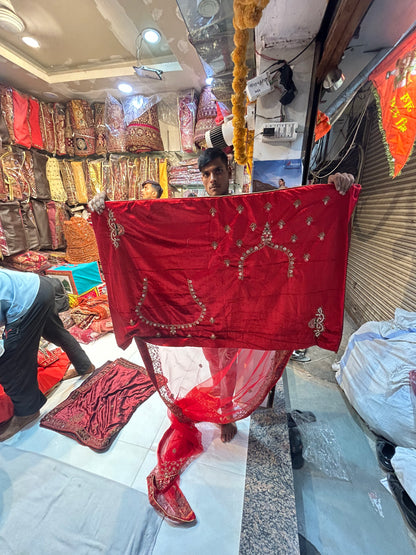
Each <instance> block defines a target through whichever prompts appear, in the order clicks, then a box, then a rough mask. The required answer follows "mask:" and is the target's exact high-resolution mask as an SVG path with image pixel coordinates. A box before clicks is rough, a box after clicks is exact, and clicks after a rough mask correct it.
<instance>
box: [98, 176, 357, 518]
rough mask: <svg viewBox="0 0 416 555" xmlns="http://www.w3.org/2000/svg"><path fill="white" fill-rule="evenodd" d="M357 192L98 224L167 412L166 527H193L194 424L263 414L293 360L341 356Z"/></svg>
mask: <svg viewBox="0 0 416 555" xmlns="http://www.w3.org/2000/svg"><path fill="white" fill-rule="evenodd" d="M358 193H359V186H354V187H352V188H351V189H350V190H349V192H348V193H347V194H346V195H345V196H342V195H340V194H338V193H337V192H336V191H335V189H334V187H333V186H332V185H313V186H307V187H299V188H296V189H286V190H282V191H273V192H266V193H259V194H254V195H241V196H227V197H217V198H192V199H167V200H144V201H132V202H109V203H107V204H106V210H105V212H104V213H103V215H102V216H98V215H96V214H93V225H94V230H95V232H96V236H97V243H98V247H99V252H100V259H101V262H102V266H103V270H104V275H105V279H106V283H107V289H108V297H109V304H110V309H111V316H112V319H113V323H114V330H115V334H116V338H117V342H118V344H119V345H120V346H121V347H123V348H125V347H127V345H129V343H130V342H131V339H132V338H135V340H136V342H137V344H138V347H139V350H140V353H141V355H142V358H143V361H144V363H145V366H146V369H147V372H148V374H149V377H150V378H151V380H152V382H153V384H154V385H155V387H156V388H157V390H158V391H159V394H160V395H161V396H162V398H163V400H164V401H165V403H166V404H167V406H168V408H169V413H170V418H171V422H172V424H171V427H170V428H169V430H168V431H167V432H166V433H165V435H164V436H163V438H162V440H161V442H160V444H159V448H158V464H157V466H156V467H155V469H154V470H153V471H152V472H151V473H150V475H149V477H148V490H149V499H150V502H151V503H152V505H153V506H154V507H155V508H156V509H157V510H159V511H160V512H162V513H163V514H164V515H165V516H166V517H167V518H169V519H171V520H173V521H175V522H190V521H192V520H194V519H195V514H194V513H193V511H192V509H191V507H190V506H189V504H188V503H187V501H186V498H185V497H184V495H183V493H182V491H181V490H180V487H179V476H180V473H181V472H182V470H183V469H184V468H185V466H186V465H187V464H189V462H190V460H192V458H193V457H195V456H197V455H198V454H199V453H200V451H201V449H202V446H201V442H200V436H199V431H198V429H197V427H196V425H195V424H196V423H198V422H202V421H208V422H214V423H217V424H228V423H230V422H235V421H237V420H239V419H242V418H245V417H246V416H248V415H249V414H251V412H252V411H253V410H255V409H256V408H257V407H258V406H259V405H260V404H261V402H262V401H263V399H264V398H265V397H266V395H267V393H268V392H269V391H270V389H271V388H272V387H273V386H274V385H275V383H276V382H277V380H278V379H279V378H280V376H281V375H282V372H283V370H284V368H285V366H286V364H287V361H288V359H289V357H290V355H291V352H292V351H293V349H295V348H302V347H308V346H311V345H314V344H317V345H320V346H322V347H324V348H326V349H332V350H337V348H338V345H339V342H340V340H341V334H342V322H343V301H344V287H345V274H346V264H347V254H348V222H349V219H350V216H351V213H352V210H353V208H354V206H355V204H356V202H357V199H358ZM178 347H181V348H178Z"/></svg>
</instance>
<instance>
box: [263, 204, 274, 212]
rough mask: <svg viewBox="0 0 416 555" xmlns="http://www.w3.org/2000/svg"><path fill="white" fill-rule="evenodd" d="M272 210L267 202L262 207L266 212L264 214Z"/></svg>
mask: <svg viewBox="0 0 416 555" xmlns="http://www.w3.org/2000/svg"><path fill="white" fill-rule="evenodd" d="M272 208H273V206H272V205H271V204H270V202H267V203H266V204H265V205H264V209H265V210H266V212H270V210H271V209H272Z"/></svg>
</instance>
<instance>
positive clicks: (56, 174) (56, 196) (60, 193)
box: [46, 158, 68, 202]
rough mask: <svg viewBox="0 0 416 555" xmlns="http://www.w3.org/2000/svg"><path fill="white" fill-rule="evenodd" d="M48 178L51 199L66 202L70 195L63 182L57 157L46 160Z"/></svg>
mask: <svg viewBox="0 0 416 555" xmlns="http://www.w3.org/2000/svg"><path fill="white" fill-rule="evenodd" d="M46 178H47V180H48V183H49V189H50V191H51V200H56V201H57V202H65V201H66V199H67V198H68V196H67V194H66V192H65V188H64V184H63V183H62V178H61V171H60V167H59V160H57V159H56V158H48V160H47V162H46Z"/></svg>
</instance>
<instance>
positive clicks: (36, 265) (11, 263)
mask: <svg viewBox="0 0 416 555" xmlns="http://www.w3.org/2000/svg"><path fill="white" fill-rule="evenodd" d="M3 265H4V266H7V267H8V268H10V269H12V270H20V271H21V272H33V273H35V274H40V273H42V272H44V271H45V270H47V269H48V268H50V266H51V264H50V263H49V259H48V256H47V255H46V254H43V253H41V252H34V251H30V250H29V251H25V252H23V253H21V254H15V255H13V256H9V257H8V258H7V259H6V260H5V261H4V263H3Z"/></svg>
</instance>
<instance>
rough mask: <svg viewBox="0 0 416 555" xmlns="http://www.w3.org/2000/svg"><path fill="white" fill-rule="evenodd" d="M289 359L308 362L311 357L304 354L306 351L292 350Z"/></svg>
mask: <svg viewBox="0 0 416 555" xmlns="http://www.w3.org/2000/svg"><path fill="white" fill-rule="evenodd" d="M290 360H293V361H295V362H310V361H311V359H310V357H308V356H307V355H306V351H293V353H292V356H291V357H290Z"/></svg>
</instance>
